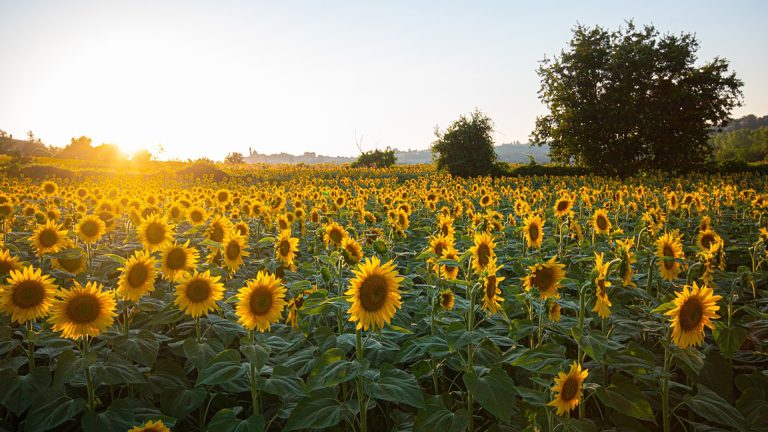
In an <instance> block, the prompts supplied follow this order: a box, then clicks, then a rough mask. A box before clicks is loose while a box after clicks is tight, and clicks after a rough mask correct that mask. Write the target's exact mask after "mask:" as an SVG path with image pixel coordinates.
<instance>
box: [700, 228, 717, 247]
mask: <svg viewBox="0 0 768 432" xmlns="http://www.w3.org/2000/svg"><path fill="white" fill-rule="evenodd" d="M718 241H720V235H718V234H717V233H716V232H715V231H714V230H713V229H711V228H707V229H706V230H704V231H699V236H698V238H697V239H696V244H697V245H698V246H699V247H700V248H701V249H703V250H707V249H709V247H710V246H712V245H713V244H715V243H717V242H718Z"/></svg>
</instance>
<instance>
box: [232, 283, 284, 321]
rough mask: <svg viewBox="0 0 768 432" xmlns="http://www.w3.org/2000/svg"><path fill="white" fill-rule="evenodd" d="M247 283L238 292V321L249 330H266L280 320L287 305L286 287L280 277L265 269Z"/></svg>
mask: <svg viewBox="0 0 768 432" xmlns="http://www.w3.org/2000/svg"><path fill="white" fill-rule="evenodd" d="M245 284H246V285H245V286H244V287H242V288H240V291H239V292H238V294H237V298H238V303H237V309H236V312H237V317H238V321H239V322H240V324H242V325H243V327H245V328H246V329H247V330H253V329H258V330H259V331H260V332H265V331H267V330H269V328H270V326H271V325H272V324H273V323H276V322H278V321H280V317H281V315H282V313H283V309H285V305H286V302H285V292H286V289H285V287H284V286H283V284H282V281H281V280H280V279H279V278H278V277H276V276H275V275H273V274H270V273H267V272H265V271H260V272H258V273H257V274H256V278H255V279H249V280H247V281H246V282H245Z"/></svg>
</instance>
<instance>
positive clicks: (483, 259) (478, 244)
mask: <svg viewBox="0 0 768 432" xmlns="http://www.w3.org/2000/svg"><path fill="white" fill-rule="evenodd" d="M494 248H496V243H494V242H493V239H492V238H491V236H490V234H488V233H487V232H482V233H480V234H477V235H475V245H474V246H472V247H471V248H469V250H470V252H471V253H472V268H473V269H474V270H475V271H476V272H477V273H482V272H484V271H485V270H486V269H487V268H488V266H489V265H490V264H491V261H492V260H493V259H494V258H495V257H496V253H495V252H494Z"/></svg>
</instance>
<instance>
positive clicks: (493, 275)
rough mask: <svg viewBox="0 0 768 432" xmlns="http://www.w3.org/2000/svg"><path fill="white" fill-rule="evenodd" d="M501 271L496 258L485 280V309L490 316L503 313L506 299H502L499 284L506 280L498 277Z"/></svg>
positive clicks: (489, 267)
mask: <svg viewBox="0 0 768 432" xmlns="http://www.w3.org/2000/svg"><path fill="white" fill-rule="evenodd" d="M500 269H501V266H496V259H495V258H494V259H493V261H492V262H491V264H490V265H489V266H488V274H487V275H485V277H484V278H483V309H485V310H486V311H487V312H488V314H489V315H491V314H496V313H499V312H500V311H501V303H502V302H503V301H504V298H503V297H501V289H500V288H499V284H500V283H501V281H503V280H504V279H505V278H503V277H500V276H498V275H497V272H498V271H499V270H500Z"/></svg>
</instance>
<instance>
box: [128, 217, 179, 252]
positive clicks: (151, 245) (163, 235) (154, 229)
mask: <svg viewBox="0 0 768 432" xmlns="http://www.w3.org/2000/svg"><path fill="white" fill-rule="evenodd" d="M173 228H174V227H173V225H169V224H168V221H167V219H166V218H165V217H163V216H159V215H156V214H152V215H150V216H148V217H147V218H146V219H144V220H143V221H142V222H141V224H140V225H139V226H138V228H136V231H137V233H138V236H139V240H141V243H142V244H143V245H144V248H145V249H147V250H148V251H149V252H154V251H156V250H162V249H164V248H165V247H167V246H168V245H170V244H171V243H173Z"/></svg>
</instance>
